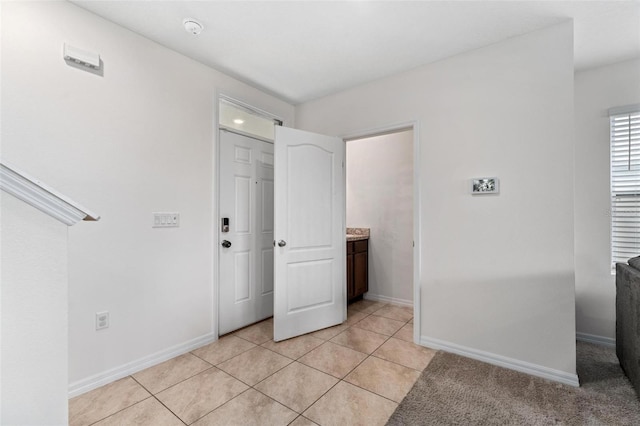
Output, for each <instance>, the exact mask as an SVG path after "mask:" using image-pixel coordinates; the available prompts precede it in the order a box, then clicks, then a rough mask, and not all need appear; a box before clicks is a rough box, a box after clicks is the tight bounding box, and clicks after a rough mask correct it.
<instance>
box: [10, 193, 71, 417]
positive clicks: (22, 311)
mask: <svg viewBox="0 0 640 426" xmlns="http://www.w3.org/2000/svg"><path fill="white" fill-rule="evenodd" d="M0 194H1V195H0V202H1V204H2V208H1V211H2V222H1V223H2V226H1V231H0V235H1V237H2V238H1V241H2V245H1V249H2V254H1V256H0V263H1V265H2V269H1V281H2V286H1V295H0V300H1V302H2V310H1V312H2V317H1V322H0V324H1V330H0V335H1V336H2V351H1V353H2V364H1V365H0V371H1V377H2V379H1V380H0V387H1V389H2V393H1V395H2V398H1V399H0V413H1V414H0V423H1V424H3V425H63V424H66V423H67V417H68V414H67V373H68V361H67V355H68V351H67V341H68V339H67V325H68V324H67V314H68V301H67V295H68V292H67V226H66V225H64V224H62V223H60V222H58V221H57V220H55V219H53V218H51V217H49V216H47V215H46V214H44V213H42V212H40V211H39V210H36V209H35V208H33V207H31V206H29V205H27V204H25V203H24V202H22V201H20V200H18V199H17V198H14V197H12V196H10V195H8V194H6V193H4V192H1V193H0Z"/></svg>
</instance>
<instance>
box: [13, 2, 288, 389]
mask: <svg viewBox="0 0 640 426" xmlns="http://www.w3.org/2000/svg"><path fill="white" fill-rule="evenodd" d="M171 30H172V29H170V28H168V29H167V31H171ZM175 31H180V32H181V34H182V33H184V35H185V36H189V35H188V34H186V33H185V32H184V30H182V28H176V29H175ZM65 42H66V43H69V44H71V45H73V46H76V47H78V48H82V49H85V50H90V51H93V52H96V53H99V54H100V55H101V58H102V60H103V62H104V76H97V75H94V74H92V73H88V72H85V71H82V70H79V69H76V68H73V67H70V66H68V65H67V64H66V63H65V61H64V60H63V58H62V46H63V43H65ZM2 90H3V91H2V156H3V158H4V159H5V160H7V161H10V162H11V163H12V164H15V165H16V166H17V167H20V168H21V169H23V170H25V171H27V172H28V173H30V174H32V175H34V176H36V177H38V178H39V179H41V180H43V181H44V182H47V183H48V184H49V185H51V186H53V187H55V188H56V189H58V190H60V191H61V192H62V193H65V194H68V195H69V196H70V197H72V198H74V199H78V200H82V202H83V204H85V205H87V206H90V207H91V209H92V210H93V211H96V212H99V214H100V215H101V216H102V219H101V220H100V221H99V222H97V223H94V224H91V226H82V227H73V228H71V229H70V231H69V343H70V345H69V366H70V371H69V381H70V383H71V388H72V391H73V392H79V391H83V390H88V389H90V388H91V387H93V386H95V385H97V384H100V383H104V382H105V381H109V380H112V379H114V378H116V377H118V376H121V375H122V374H125V373H126V372H128V371H131V370H132V369H134V370H135V369H137V368H141V367H142V366H145V365H148V364H149V363H153V362H158V360H159V359H162V358H166V357H168V356H170V355H172V354H174V353H175V352H176V351H177V352H180V351H184V350H186V349H188V348H189V347H190V346H193V345H197V344H201V343H202V342H204V341H207V340H209V339H212V338H214V336H213V334H212V329H213V328H212V327H213V322H214V320H215V316H214V315H215V310H214V307H215V305H216V302H215V300H214V295H213V291H212V288H213V287H212V280H213V274H214V255H215V251H214V247H213V244H214V239H213V233H214V227H213V217H214V214H215V211H216V206H215V198H214V196H213V194H214V185H215V183H214V178H215V176H216V173H217V172H216V171H215V169H214V166H213V164H214V163H215V149H214V141H215V135H214V126H215V108H216V104H217V101H216V99H215V92H216V91H220V92H221V93H224V94H227V95H230V96H233V97H236V98H239V99H241V100H243V101H245V102H247V103H249V104H252V105H254V106H256V107H258V108H261V109H263V110H265V111H269V112H271V113H273V114H276V115H278V116H280V117H282V118H283V119H284V120H285V122H286V123H289V124H291V123H292V121H293V114H294V108H293V107H292V106H291V105H289V104H286V103H284V102H281V101H279V100H277V99H276V98H274V97H272V96H269V95H266V94H264V93H262V92H260V91H258V90H256V89H253V88H251V87H249V86H247V85H245V84H243V83H240V82H238V81H237V80H234V79H232V78H230V77H227V76H225V75H223V74H221V73H219V72H216V71H214V70H212V69H210V68H208V67H205V66H203V65H201V64H199V63H197V62H194V61H192V60H190V59H188V58H186V57H184V56H181V55H179V54H177V53H175V52H173V51H170V50H168V49H166V48H164V47H162V46H160V45H158V44H155V43H153V42H151V41H149V40H147V39H145V38H142V37H140V36H139V35H136V34H134V33H132V32H130V31H128V30H125V29H123V28H122V27H119V26H117V25H115V24H113V23H110V22H108V21H106V20H104V19H101V18H99V17H97V16H95V15H93V14H91V13H89V12H87V11H85V10H83V9H81V8H78V7H76V6H75V5H73V4H70V3H68V2H3V4H2ZM154 211H160V212H162V211H170V212H174V211H175V212H180V214H181V226H180V228H177V229H153V228H151V224H152V212H154ZM104 310H107V311H109V312H110V314H111V326H110V328H109V329H106V330H101V331H99V332H96V330H95V325H94V321H95V313H96V312H98V311H104ZM47 350H50V349H49V348H47Z"/></svg>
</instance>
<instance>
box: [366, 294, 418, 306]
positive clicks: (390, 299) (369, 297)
mask: <svg viewBox="0 0 640 426" xmlns="http://www.w3.org/2000/svg"><path fill="white" fill-rule="evenodd" d="M363 297H364V298H365V299H367V300H373V301H374V302H384V303H390V304H392V305H398V306H410V307H413V300H406V299H396V298H395V297H388V296H382V295H380V294H372V293H365V294H364V296H363Z"/></svg>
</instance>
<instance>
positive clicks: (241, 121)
mask: <svg viewBox="0 0 640 426" xmlns="http://www.w3.org/2000/svg"><path fill="white" fill-rule="evenodd" d="M233 122H234V123H236V124H242V123H244V120H242V119H241V118H236V119H235V120H233Z"/></svg>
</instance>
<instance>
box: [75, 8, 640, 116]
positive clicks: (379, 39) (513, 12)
mask: <svg viewBox="0 0 640 426" xmlns="http://www.w3.org/2000/svg"><path fill="white" fill-rule="evenodd" d="M73 2H74V3H75V4H77V5H79V6H81V7H83V8H85V9H87V10H89V11H92V12H94V13H96V14H97V15H100V16H102V17H104V18H106V19H109V20H111V21H113V22H115V23H117V24H119V25H121V26H123V27H125V28H128V29H130V30H132V31H135V32H137V33H139V34H141V35H143V36H145V37H147V38H149V39H152V40H154V41H156V42H158V43H160V44H162V45H164V46H166V47H168V48H170V49H173V50H176V51H178V52H180V53H182V54H184V55H186V56H189V57H191V58H193V59H195V60H197V61H199V62H202V63H204V64H206V65H209V66H211V67H213V68H216V69H218V70H220V71H223V72H225V73H227V74H229V75H232V76H234V77H236V78H238V79H240V80H242V81H245V82H247V83H249V84H251V85H253V86H255V87H258V88H260V89H263V90H265V91H267V92H269V93H272V94H275V95H277V96H278V97H280V98H282V99H284V100H287V101H289V102H291V103H294V104H298V103H301V102H305V101H308V100H311V99H315V98H319V97H322V96H325V95H328V94H331V93H334V92H337V91H340V90H344V89H347V88H349V87H353V86H356V85H359V84H362V83H366V82H369V81H372V80H376V79H379V78H382V77H385V76H388V75H392V74H395V73H398V72H402V71H405V70H408V69H411V68H415V67H417V66H420V65H423V64H427V63H430V62H434V61H437V60H440V59H443V58H446V57H449V56H453V55H456V54H458V53H462V52H465V51H469V50H472V49H476V48H479V47H482V46H486V45H488V44H492V43H496V42H498V41H501V40H504V39H507V38H510V37H514V36H518V35H521V34H525V33H528V32H531V31H535V30H538V29H541V28H544V27H547V26H551V25H554V24H558V23H560V22H563V21H566V20H567V19H573V20H574V28H575V58H574V60H575V66H576V69H585V68H591V67H596V66H600V65H605V64H609V63H614V62H618V61H622V60H627V59H632V58H638V57H640V2H639V1H635V0H634V1H570V2H564V1H541V2H519V1H439V2H436V1H411V2H405V1H375V2H374V1H345V2H340V1H331V2H327V1H288V2H274V1H257V2H248V1H89V0H76V1H73ZM184 18H195V19H197V20H198V21H200V22H201V23H202V24H203V25H204V27H205V29H204V31H203V32H202V34H200V35H199V36H193V35H191V34H188V33H187V32H186V31H185V30H184V28H183V26H182V21H183V19H184Z"/></svg>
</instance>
